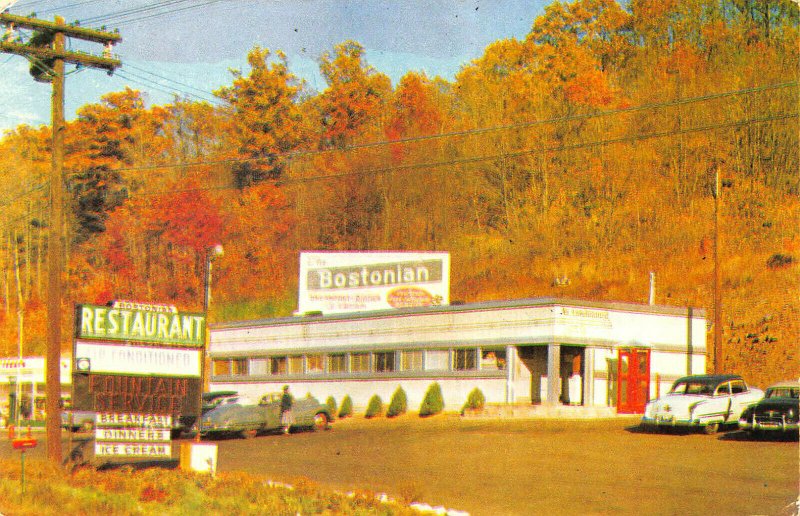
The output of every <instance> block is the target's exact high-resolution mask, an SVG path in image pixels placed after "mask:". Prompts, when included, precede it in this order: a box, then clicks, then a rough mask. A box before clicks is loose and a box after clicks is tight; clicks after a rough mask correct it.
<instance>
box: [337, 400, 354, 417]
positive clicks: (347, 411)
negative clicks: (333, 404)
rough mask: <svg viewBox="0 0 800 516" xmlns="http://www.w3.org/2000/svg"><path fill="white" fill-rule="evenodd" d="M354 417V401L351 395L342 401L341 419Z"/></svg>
mask: <svg viewBox="0 0 800 516" xmlns="http://www.w3.org/2000/svg"><path fill="white" fill-rule="evenodd" d="M352 415H353V400H352V399H350V395H349V394H348V395H346V396H345V397H344V399H343V400H342V406H341V408H339V419H342V418H345V417H349V416H352Z"/></svg>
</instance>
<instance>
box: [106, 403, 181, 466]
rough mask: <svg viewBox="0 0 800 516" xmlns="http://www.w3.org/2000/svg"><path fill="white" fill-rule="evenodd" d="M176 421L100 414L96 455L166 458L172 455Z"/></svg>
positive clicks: (155, 416)
mask: <svg viewBox="0 0 800 516" xmlns="http://www.w3.org/2000/svg"><path fill="white" fill-rule="evenodd" d="M171 428H172V418H171V417H170V416H163V415H158V414H132V413H98V414H97V424H96V426H95V443H94V454H95V455H96V456H102V457H108V456H121V457H149V458H166V459H169V458H170V457H171V456H172V446H171V443H170V429H171Z"/></svg>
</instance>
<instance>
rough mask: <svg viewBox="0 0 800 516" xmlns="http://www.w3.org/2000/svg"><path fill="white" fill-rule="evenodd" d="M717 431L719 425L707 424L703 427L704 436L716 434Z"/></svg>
mask: <svg viewBox="0 0 800 516" xmlns="http://www.w3.org/2000/svg"><path fill="white" fill-rule="evenodd" d="M717 430H719V423H709V424H707V425H706V426H704V427H703V432H705V434H706V435H713V434H716V433H717Z"/></svg>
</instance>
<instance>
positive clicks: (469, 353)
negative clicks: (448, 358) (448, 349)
mask: <svg viewBox="0 0 800 516" xmlns="http://www.w3.org/2000/svg"><path fill="white" fill-rule="evenodd" d="M476 351H477V350H476V349H475V348H467V349H455V350H453V370H455V371H472V370H473V369H475V368H476V367H475V354H476Z"/></svg>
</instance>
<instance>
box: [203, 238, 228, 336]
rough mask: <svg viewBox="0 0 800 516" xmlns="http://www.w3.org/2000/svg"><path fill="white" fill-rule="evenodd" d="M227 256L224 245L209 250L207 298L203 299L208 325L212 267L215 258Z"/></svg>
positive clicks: (207, 258) (206, 280)
mask: <svg viewBox="0 0 800 516" xmlns="http://www.w3.org/2000/svg"><path fill="white" fill-rule="evenodd" d="M223 254H225V250H224V249H223V248H222V244H217V245H215V246H214V247H212V248H211V249H209V250H208V253H207V255H206V279H205V297H204V298H203V311H204V312H205V313H206V324H208V309H209V306H210V305H211V267H212V264H213V263H214V258H216V257H217V256H222V255H223Z"/></svg>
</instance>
